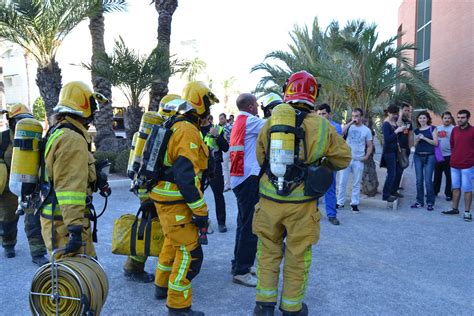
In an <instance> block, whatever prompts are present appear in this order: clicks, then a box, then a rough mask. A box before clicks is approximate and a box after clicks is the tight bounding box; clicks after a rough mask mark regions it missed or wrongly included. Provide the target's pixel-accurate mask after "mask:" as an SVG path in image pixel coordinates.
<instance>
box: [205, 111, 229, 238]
mask: <svg viewBox="0 0 474 316" xmlns="http://www.w3.org/2000/svg"><path fill="white" fill-rule="evenodd" d="M201 133H202V136H203V137H204V142H205V143H206V145H207V146H208V147H209V166H208V170H211V171H210V172H208V174H209V178H210V179H209V184H210V186H211V189H212V193H213V194H214V201H215V203H216V217H217V224H218V227H219V232H221V233H225V232H227V227H226V226H225V219H226V211H225V199H224V174H223V171H222V162H223V161H224V159H223V158H222V154H223V153H225V152H227V151H228V150H229V141H228V140H227V139H226V138H225V133H224V127H222V126H220V125H218V124H216V125H212V124H211V123H210V122H209V117H206V118H204V119H203V122H201Z"/></svg>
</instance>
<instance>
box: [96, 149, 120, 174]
mask: <svg viewBox="0 0 474 316" xmlns="http://www.w3.org/2000/svg"><path fill="white" fill-rule="evenodd" d="M94 157H95V160H97V161H100V160H105V159H108V160H109V162H110V163H111V165H110V173H115V172H116V171H115V160H116V159H117V153H115V152H113V151H97V152H95V153H94Z"/></svg>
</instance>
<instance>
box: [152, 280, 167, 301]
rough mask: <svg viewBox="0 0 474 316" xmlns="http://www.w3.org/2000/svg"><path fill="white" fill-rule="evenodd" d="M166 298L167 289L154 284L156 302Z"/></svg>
mask: <svg viewBox="0 0 474 316" xmlns="http://www.w3.org/2000/svg"><path fill="white" fill-rule="evenodd" d="M167 297H168V288H167V287H161V286H158V285H156V284H155V298H156V299H157V300H164V299H166V298H167Z"/></svg>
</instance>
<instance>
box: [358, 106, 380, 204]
mask: <svg viewBox="0 0 474 316" xmlns="http://www.w3.org/2000/svg"><path fill="white" fill-rule="evenodd" d="M366 113H367V115H368V127H369V129H370V131H373V119H372V115H370V114H369V113H368V112H366ZM373 134H374V133H372V135H373ZM374 137H375V136H374ZM372 143H374V141H373V140H372ZM374 154H375V145H374V146H373V151H372V154H371V155H370V157H369V159H367V160H366V161H365V162H364V172H363V173H362V188H361V192H362V194H365V195H368V196H375V194H377V189H378V187H379V179H378V178H377V166H376V165H375V160H374Z"/></svg>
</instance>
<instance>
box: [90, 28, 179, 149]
mask: <svg viewBox="0 0 474 316" xmlns="http://www.w3.org/2000/svg"><path fill="white" fill-rule="evenodd" d="M97 58H98V62H97V63H95V64H89V65H84V66H85V67H86V68H87V69H89V70H91V71H92V72H93V73H94V74H95V75H96V76H100V77H102V78H104V79H106V80H107V81H109V82H110V83H111V84H112V85H113V86H116V87H117V88H119V89H120V91H121V92H122V93H123V94H124V96H125V97H126V98H127V101H128V103H129V107H128V109H127V111H126V113H125V128H126V134H127V138H128V139H129V140H130V141H131V139H132V137H133V134H134V133H135V132H137V131H138V128H139V126H140V120H141V117H142V114H143V109H142V108H141V107H140V102H141V100H142V99H143V97H144V96H145V94H146V92H147V91H148V90H149V89H150V87H151V85H152V82H153V78H154V76H155V74H156V73H160V71H168V70H166V69H169V71H170V72H171V73H174V72H175V69H176V63H175V62H173V63H172V64H170V60H169V58H168V57H167V56H162V55H160V54H159V53H158V50H157V49H154V50H153V51H152V52H151V54H150V55H149V56H141V55H139V54H138V53H137V52H136V51H135V50H133V49H131V48H129V47H127V46H126V45H125V42H124V40H123V39H122V38H121V37H120V38H119V39H118V40H115V45H114V49H113V52H112V54H111V55H110V56H108V55H107V54H101V55H98V57H97Z"/></svg>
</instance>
